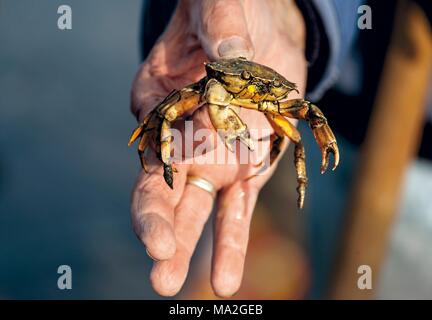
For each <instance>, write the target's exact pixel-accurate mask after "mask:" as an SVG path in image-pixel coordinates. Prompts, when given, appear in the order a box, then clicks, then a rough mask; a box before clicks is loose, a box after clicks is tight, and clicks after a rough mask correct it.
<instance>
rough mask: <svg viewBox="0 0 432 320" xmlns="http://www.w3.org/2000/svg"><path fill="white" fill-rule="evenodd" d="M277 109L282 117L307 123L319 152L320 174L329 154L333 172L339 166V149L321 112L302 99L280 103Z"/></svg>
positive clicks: (323, 170)
mask: <svg viewBox="0 0 432 320" xmlns="http://www.w3.org/2000/svg"><path fill="white" fill-rule="evenodd" d="M278 108H279V113H280V114H282V115H283V116H286V117H290V118H296V119H303V120H306V121H307V122H308V123H309V126H310V127H311V129H312V132H313V134H314V137H315V140H316V142H317V143H318V145H319V147H320V150H321V156H322V161H321V173H324V172H325V171H326V170H327V166H328V163H329V156H330V153H333V155H334V164H333V168H332V170H335V169H336V167H337V166H338V164H339V148H338V146H337V142H336V138H335V136H334V134H333V131H332V130H331V129H330V127H329V125H328V123H327V119H326V117H325V116H324V114H323V113H322V111H321V110H320V109H319V108H318V107H317V106H315V105H313V104H312V103H310V102H309V101H306V100H303V99H293V100H288V101H284V102H280V103H279V104H278Z"/></svg>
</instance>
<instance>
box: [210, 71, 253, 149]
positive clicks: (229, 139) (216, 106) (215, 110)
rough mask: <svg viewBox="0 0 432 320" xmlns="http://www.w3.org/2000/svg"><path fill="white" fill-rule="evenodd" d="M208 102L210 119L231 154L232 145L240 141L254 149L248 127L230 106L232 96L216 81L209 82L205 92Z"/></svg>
mask: <svg viewBox="0 0 432 320" xmlns="http://www.w3.org/2000/svg"><path fill="white" fill-rule="evenodd" d="M205 99H206V101H207V102H208V108H209V117H210V120H211V122H212V124H213V127H214V128H215V129H216V130H217V131H218V133H220V134H221V135H222V136H223V139H224V143H225V146H226V147H227V148H228V150H230V151H231V152H233V151H234V149H233V147H232V144H233V143H234V141H235V140H236V139H239V140H240V141H241V142H242V143H243V144H245V145H246V146H247V147H248V148H249V150H253V149H254V145H253V141H252V139H251V138H250V134H249V130H248V128H247V125H246V124H245V123H244V122H243V121H242V120H241V118H240V117H239V115H238V114H237V113H236V112H235V111H234V110H233V108H232V107H231V106H230V102H231V100H232V95H231V94H230V93H228V92H227V91H226V90H225V89H224V87H223V86H222V85H221V84H220V83H219V82H218V81H216V80H214V79H212V80H210V81H209V82H208V84H207V87H206V92H205Z"/></svg>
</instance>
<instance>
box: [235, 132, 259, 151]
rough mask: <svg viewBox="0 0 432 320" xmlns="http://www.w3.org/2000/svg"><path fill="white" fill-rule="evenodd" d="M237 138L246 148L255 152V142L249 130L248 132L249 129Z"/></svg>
mask: <svg viewBox="0 0 432 320" xmlns="http://www.w3.org/2000/svg"><path fill="white" fill-rule="evenodd" d="M237 137H238V139H239V140H240V141H241V142H242V143H243V144H244V145H245V146H246V147H248V149H249V150H250V151H254V149H255V146H254V143H253V140H252V139H251V137H250V133H249V130H247V129H246V130H244V131H243V132H242V133H240V134H239V135H238V136H237Z"/></svg>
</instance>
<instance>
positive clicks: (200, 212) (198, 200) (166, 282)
mask: <svg viewBox="0 0 432 320" xmlns="http://www.w3.org/2000/svg"><path fill="white" fill-rule="evenodd" d="M212 207H213V197H212V196H211V195H210V194H209V193H208V192H207V191H205V190H203V189H200V188H198V187H196V186H194V185H191V184H187V185H186V186H185V190H184V193H183V197H182V199H181V200H180V203H179V204H178V206H177V207H176V209H175V222H174V230H175V236H176V239H177V250H176V253H175V255H174V256H173V257H172V258H171V259H169V260H165V261H159V262H156V263H155V264H154V266H153V269H152V271H151V275H150V281H151V283H152V286H153V288H154V289H155V291H156V292H158V293H159V294H161V295H164V296H173V295H175V294H176V293H177V292H178V291H179V290H180V289H181V287H182V286H183V283H184V281H185V279H186V275H187V273H188V270H189V263H190V259H191V257H192V254H193V252H194V250H195V247H196V244H197V242H198V239H199V237H200V235H201V233H202V230H203V228H204V225H205V223H206V221H207V219H208V217H209V215H210V212H211V209H212Z"/></svg>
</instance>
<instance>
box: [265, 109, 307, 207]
mask: <svg viewBox="0 0 432 320" xmlns="http://www.w3.org/2000/svg"><path fill="white" fill-rule="evenodd" d="M266 117H267V119H268V120H269V122H270V124H271V125H272V127H273V129H274V131H275V135H276V136H277V139H280V140H282V141H283V140H284V136H287V137H288V138H289V139H290V140H291V141H292V142H293V143H294V165H295V168H296V173H297V193H298V199H297V206H298V207H299V208H300V209H302V208H303V205H304V199H305V193H306V187H307V182H308V178H307V175H306V154H305V150H304V146H303V143H302V142H301V136H300V133H299V132H298V130H297V129H296V127H295V126H294V125H293V124H292V123H291V122H289V121H288V120H287V119H285V118H284V117H283V116H281V115H275V114H270V113H266ZM276 141H278V140H275V141H274V142H276ZM274 142H273V144H272V149H271V151H270V164H272V163H273V161H274V160H275V159H276V157H277V156H278V155H279V153H280V152H281V149H282V148H283V146H282V143H277V144H276V145H275V144H274Z"/></svg>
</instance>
